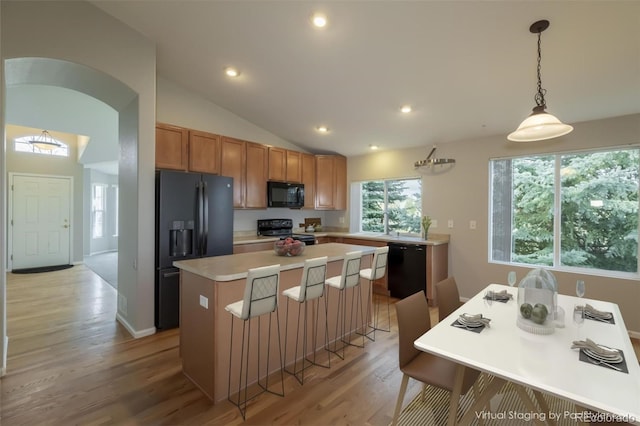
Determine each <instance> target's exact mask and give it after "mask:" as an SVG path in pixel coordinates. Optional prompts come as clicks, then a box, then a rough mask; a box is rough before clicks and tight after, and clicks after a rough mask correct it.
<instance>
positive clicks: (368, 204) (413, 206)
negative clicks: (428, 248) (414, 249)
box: [358, 179, 422, 234]
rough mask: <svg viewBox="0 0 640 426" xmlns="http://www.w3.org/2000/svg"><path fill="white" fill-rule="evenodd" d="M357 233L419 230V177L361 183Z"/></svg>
mask: <svg viewBox="0 0 640 426" xmlns="http://www.w3.org/2000/svg"><path fill="white" fill-rule="evenodd" d="M358 189H359V192H360V197H359V200H360V218H359V219H360V232H385V233H387V232H400V233H403V234H406V233H409V234H411V233H416V234H419V233H420V218H421V211H422V181H421V180H420V179H398V180H376V181H369V182H361V183H360V185H359V188H358Z"/></svg>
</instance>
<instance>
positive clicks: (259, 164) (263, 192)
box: [244, 142, 269, 209]
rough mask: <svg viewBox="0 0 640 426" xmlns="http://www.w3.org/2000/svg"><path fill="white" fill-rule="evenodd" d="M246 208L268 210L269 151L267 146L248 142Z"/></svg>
mask: <svg viewBox="0 0 640 426" xmlns="http://www.w3.org/2000/svg"><path fill="white" fill-rule="evenodd" d="M246 151H247V168H246V171H247V173H246V181H245V182H246V190H245V205H244V207H245V208H248V209H266V208H267V175H268V169H269V158H268V156H269V151H268V147H267V146H265V145H260V144H257V143H253V142H247V146H246Z"/></svg>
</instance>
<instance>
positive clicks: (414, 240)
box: [233, 232, 449, 246]
mask: <svg viewBox="0 0 640 426" xmlns="http://www.w3.org/2000/svg"><path fill="white" fill-rule="evenodd" d="M296 233H297V234H306V235H315V236H316V238H320V237H336V238H354V239H362V240H371V241H384V242H387V243H406V244H421V245H433V246H437V245H441V244H448V243H449V235H448V234H429V235H428V237H427V239H426V240H424V239H422V238H420V237H410V236H403V235H400V236H393V235H384V234H377V233H369V232H354V233H349V232H296ZM278 239H279V237H263V236H258V235H245V236H236V237H234V238H233V244H234V245H238V244H254V243H264V242H269V241H277V240H278Z"/></svg>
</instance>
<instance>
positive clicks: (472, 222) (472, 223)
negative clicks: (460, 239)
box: [469, 220, 476, 229]
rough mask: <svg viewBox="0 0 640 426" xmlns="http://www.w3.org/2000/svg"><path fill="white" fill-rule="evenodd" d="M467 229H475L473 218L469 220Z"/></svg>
mask: <svg viewBox="0 0 640 426" xmlns="http://www.w3.org/2000/svg"><path fill="white" fill-rule="evenodd" d="M469 229H476V221H475V220H470V221H469Z"/></svg>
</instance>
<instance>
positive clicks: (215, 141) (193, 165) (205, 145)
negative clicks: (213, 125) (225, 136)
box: [189, 130, 220, 175]
mask: <svg viewBox="0 0 640 426" xmlns="http://www.w3.org/2000/svg"><path fill="white" fill-rule="evenodd" d="M189 171H191V172H201V173H211V174H215V175H217V174H219V173H220V135H215V134H213V133H207V132H200V131H197V130H190V131H189Z"/></svg>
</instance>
